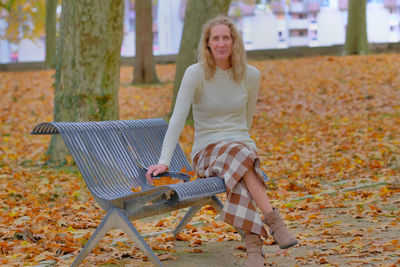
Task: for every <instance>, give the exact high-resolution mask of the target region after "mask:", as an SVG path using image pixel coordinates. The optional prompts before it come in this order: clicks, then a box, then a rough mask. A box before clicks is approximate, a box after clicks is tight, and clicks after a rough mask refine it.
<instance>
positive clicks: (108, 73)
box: [48, 0, 124, 165]
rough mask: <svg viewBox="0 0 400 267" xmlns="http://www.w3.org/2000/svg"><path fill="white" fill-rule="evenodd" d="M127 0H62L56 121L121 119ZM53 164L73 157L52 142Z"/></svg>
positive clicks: (60, 143)
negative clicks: (120, 95)
mask: <svg viewBox="0 0 400 267" xmlns="http://www.w3.org/2000/svg"><path fill="white" fill-rule="evenodd" d="M123 9H124V0H80V1H62V12H61V21H60V38H59V39H58V40H59V44H58V46H57V62H56V81H55V98H54V120H55V121H95V120H116V119H118V117H119V113H118V87H119V73H120V65H121V43H122V35H123V30H122V29H123V24H122V21H123ZM48 154H49V156H50V158H49V163H51V164H55V165H61V164H63V163H64V162H65V160H66V156H67V155H68V153H67V150H66V148H65V145H64V143H63V141H62V140H61V138H60V137H59V136H56V137H52V139H51V142H50V147H49V150H48Z"/></svg>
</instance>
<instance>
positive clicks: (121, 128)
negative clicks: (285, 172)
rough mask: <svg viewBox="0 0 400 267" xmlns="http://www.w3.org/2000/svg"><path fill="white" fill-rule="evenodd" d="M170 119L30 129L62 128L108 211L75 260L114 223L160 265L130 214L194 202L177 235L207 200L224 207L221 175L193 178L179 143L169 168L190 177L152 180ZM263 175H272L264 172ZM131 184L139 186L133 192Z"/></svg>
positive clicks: (46, 125)
mask: <svg viewBox="0 0 400 267" xmlns="http://www.w3.org/2000/svg"><path fill="white" fill-rule="evenodd" d="M167 128H168V124H167V123H166V122H165V121H164V120H162V119H145V120H131V121H101V122H46V123H41V124H38V125H37V126H36V127H35V128H34V129H33V131H32V132H31V134H39V135H40V134H42V135H43V134H61V136H62V138H63V140H64V142H65V144H66V146H67V147H68V149H69V151H70V153H71V154H72V157H73V158H74V160H75V162H76V164H77V166H78V168H79V170H80V172H81V174H82V176H83V179H84V180H85V183H86V185H87V187H88V189H89V191H90V193H91V194H92V196H93V198H94V200H95V201H96V202H97V203H98V204H99V205H100V206H101V207H102V208H103V209H104V210H105V211H106V216H105V217H104V219H103V220H102V222H101V223H100V225H99V226H98V227H97V229H96V231H95V232H94V233H93V235H92V236H91V238H90V240H89V241H88V242H87V243H86V245H85V246H84V247H83V249H82V250H81V251H80V253H79V254H78V256H77V257H76V259H75V261H74V262H73V263H72V265H71V266H78V265H79V264H80V263H81V262H82V261H83V259H84V258H85V257H86V256H87V255H88V254H89V253H90V251H91V250H92V249H93V248H94V247H95V246H96V245H97V243H98V242H99V241H100V240H101V238H102V237H103V236H104V235H105V234H106V233H107V232H108V231H109V230H111V229H116V228H118V229H122V230H123V231H124V232H125V233H126V234H128V236H129V237H130V238H131V239H132V240H133V241H134V242H135V245H136V246H137V247H138V248H139V249H141V250H142V251H143V252H144V253H145V255H146V256H147V257H148V258H149V259H150V260H151V261H152V262H153V263H154V264H155V265H156V266H162V264H161V262H160V260H159V259H158V258H157V256H156V255H155V254H154V253H153V251H152V250H151V248H150V247H149V246H148V245H147V243H146V242H145V241H144V239H143V238H142V236H141V235H140V233H139V232H138V231H137V229H136V228H135V227H134V226H133V224H132V223H131V220H136V219H139V218H144V217H149V216H153V215H156V214H162V213H166V212H170V211H173V210H178V209H182V208H186V207H190V208H189V210H188V211H187V212H186V214H185V216H184V217H183V218H182V220H181V221H180V223H179V224H178V226H177V227H176V229H175V230H174V235H177V234H178V233H179V232H180V231H181V230H182V229H183V228H184V227H185V225H186V224H187V223H188V222H189V221H190V220H191V218H192V217H193V216H194V215H195V214H196V212H197V211H198V210H199V209H201V207H202V206H204V205H212V206H213V207H214V208H216V209H217V210H218V211H221V209H222V207H223V204H222V203H221V201H220V200H219V199H218V197H216V196H215V195H216V194H218V193H223V192H225V184H224V182H223V180H222V179H220V178H219V177H211V178H207V179H196V180H194V181H188V180H189V178H190V177H188V175H187V174H185V173H180V172H179V171H180V170H182V168H183V167H185V168H186V170H188V171H192V167H191V165H190V163H189V161H188V159H187V158H186V156H185V154H184V153H183V151H182V149H181V147H180V146H179V144H178V145H177V147H176V150H175V152H174V154H173V157H172V160H171V164H170V166H169V172H167V173H164V174H160V175H158V176H171V177H177V178H180V179H182V180H184V181H186V182H183V183H177V184H171V185H163V186H156V187H155V186H153V185H150V184H148V183H147V181H146V178H145V173H146V171H147V169H146V167H145V166H149V165H153V164H156V163H157V162H158V157H159V155H160V152H161V146H162V142H163V139H164V135H165V132H166V130H167ZM264 180H266V181H267V180H268V177H267V176H266V175H265V177H264ZM132 188H140V189H141V190H140V191H139V192H134V190H132Z"/></svg>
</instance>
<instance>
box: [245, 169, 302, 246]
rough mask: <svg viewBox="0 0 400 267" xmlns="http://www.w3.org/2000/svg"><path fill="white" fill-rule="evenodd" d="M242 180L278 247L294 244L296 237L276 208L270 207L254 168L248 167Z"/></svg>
mask: <svg viewBox="0 0 400 267" xmlns="http://www.w3.org/2000/svg"><path fill="white" fill-rule="evenodd" d="M243 180H244V183H245V184H246V187H247V189H248V190H249V193H250V195H251V197H252V198H253V199H254V201H255V202H256V205H257V206H258V208H259V209H260V210H261V211H262V213H263V214H264V223H266V224H267V225H268V226H269V228H270V230H271V234H272V236H273V238H274V239H275V242H276V243H278V245H279V247H280V248H282V249H285V248H289V247H291V246H294V245H296V244H297V239H296V237H295V236H294V235H292V234H291V233H290V232H289V231H288V230H287V228H286V225H285V223H284V222H283V219H282V217H281V215H280V214H279V212H278V210H276V209H273V208H272V207H271V203H270V202H269V198H268V195H267V192H266V191H265V187H264V186H263V185H262V184H261V181H260V180H259V179H258V177H257V174H256V172H255V171H254V169H250V170H249V171H248V172H247V173H246V174H245V175H244V177H243Z"/></svg>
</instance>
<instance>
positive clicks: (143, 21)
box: [133, 0, 158, 83]
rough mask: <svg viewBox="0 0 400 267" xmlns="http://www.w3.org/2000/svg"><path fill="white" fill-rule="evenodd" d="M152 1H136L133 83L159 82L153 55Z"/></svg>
mask: <svg viewBox="0 0 400 267" xmlns="http://www.w3.org/2000/svg"><path fill="white" fill-rule="evenodd" d="M151 11H152V4H151V0H140V1H135V14H136V38H135V46H136V53H135V64H134V69H133V83H156V82H158V78H157V73H156V68H155V60H154V55H153V29H152V25H153V19H152V12H151Z"/></svg>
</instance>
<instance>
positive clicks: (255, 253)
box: [244, 233, 264, 267]
mask: <svg viewBox="0 0 400 267" xmlns="http://www.w3.org/2000/svg"><path fill="white" fill-rule="evenodd" d="M244 241H245V242H246V250H247V261H246V267H264V253H263V252H262V244H263V243H262V240H261V238H260V236H259V235H257V234H252V233H245V234H244Z"/></svg>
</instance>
